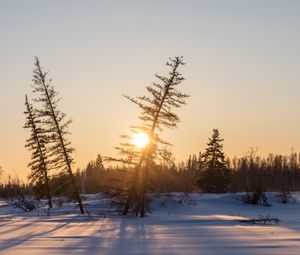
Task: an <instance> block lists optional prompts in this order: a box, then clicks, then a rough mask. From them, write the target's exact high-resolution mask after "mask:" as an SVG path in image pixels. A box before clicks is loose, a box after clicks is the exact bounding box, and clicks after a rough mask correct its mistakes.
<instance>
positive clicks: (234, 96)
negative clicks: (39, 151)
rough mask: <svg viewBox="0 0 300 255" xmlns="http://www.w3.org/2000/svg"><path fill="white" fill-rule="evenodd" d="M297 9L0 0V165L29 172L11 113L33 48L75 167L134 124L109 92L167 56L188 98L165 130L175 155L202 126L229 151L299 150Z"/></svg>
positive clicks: (285, 4) (146, 77)
mask: <svg viewBox="0 0 300 255" xmlns="http://www.w3.org/2000/svg"><path fill="white" fill-rule="evenodd" d="M299 13H300V1H296V0H295V1H289V0H285V1H284V0H282V1H275V0H272V1H271V0H269V1H263V0H259V1H258V0H257V1H250V0H249V1H242V0H240V1H230V0H229V1H225V0H223V1H221V0H219V1H213V0H208V1H200V0H198V1H189V0H187V1H183V0H182V1H176V0H169V1H168V0H163V1H162V0H160V1H158V0H151V1H141V0H139V1H126V0H123V1H112V0H110V1H100V0H99V1H88V0H85V1H83V0H82V1H75V0H69V1H66V0H60V1H53V0H51V1H50V0H49V1H46V0H45V1H40V0H36V1H30V0H27V1H22V0H19V1H14V0H7V1H4V0H0V39H1V44H0V46H1V47H0V114H1V126H0V141H1V146H0V165H1V166H2V167H3V168H4V169H5V171H7V172H10V173H14V172H16V173H17V174H18V175H20V176H22V177H24V176H26V175H27V174H28V173H29V170H28V169H27V168H26V162H27V161H28V158H29V153H28V152H27V151H26V150H25V148H24V143H25V138H26V137H27V135H28V133H27V132H26V131H24V130H23V129H22V125H23V123H24V116H23V114H22V112H23V109H24V107H23V104H24V95H25V93H29V94H30V91H31V89H30V84H31V74H32V69H33V59H34V56H38V57H39V58H40V60H41V62H42V64H43V66H44V67H45V69H47V70H50V76H51V77H52V78H53V80H54V85H55V87H56V89H57V90H59V91H60V95H61V96H62V97H63V100H62V102H61V105H60V108H61V109H62V110H64V111H65V112H66V113H67V114H68V115H69V116H70V117H72V118H73V119H74V123H73V124H72V125H71V131H72V133H73V134H72V140H73V144H74V146H75V148H76V160H77V167H83V166H85V165H86V164H87V162H88V161H89V160H91V159H94V158H95V157H96V155H97V154H98V153H101V154H103V155H115V151H114V146H116V145H118V143H119V142H120V139H119V137H118V135H119V134H123V133H127V132H128V130H129V126H130V125H132V124H137V123H138V118H137V114H138V111H137V109H136V108H135V106H134V105H132V104H130V103H129V102H127V101H126V100H125V99H123V98H122V96H121V95H122V94H124V93H125V94H129V95H131V96H134V95H140V94H143V93H144V92H145V88H144V87H145V86H146V85H148V84H150V83H151V82H152V81H153V80H154V74H155V73H160V72H163V71H165V70H166V69H165V68H164V63H165V62H166V60H167V58H168V57H169V56H174V55H182V56H184V58H185V61H186V63H187V64H186V66H185V67H184V68H183V69H182V72H183V74H184V76H185V77H186V79H187V80H186V81H185V82H184V83H183V84H182V88H181V90H182V91H183V92H186V93H189V94H190V95H191V97H190V98H189V99H188V105H187V106H184V107H183V108H182V109H181V110H180V111H179V115H180V117H181V119H182V123H180V124H179V127H178V130H172V131H168V132H166V137H167V138H168V139H169V140H170V141H171V142H172V143H173V144H174V148H173V152H174V155H175V157H176V158H177V159H178V160H183V159H185V158H187V157H188V155H189V154H190V153H197V152H198V151H200V150H203V149H204V148H205V145H206V142H207V138H208V137H209V136H210V135H211V130H212V129H213V128H219V129H220V132H221V135H222V136H223V137H224V138H225V144H224V148H225V152H226V153H227V155H229V156H233V155H238V156H239V155H243V153H245V152H246V151H247V150H248V149H249V148H250V147H258V148H259V151H258V152H259V153H261V154H266V153H267V152H273V153H276V152H278V153H289V152H290V150H291V147H294V148H295V150H296V151H300V136H299V131H300V120H299V116H300V103H299V102H298V101H299V100H298V97H299V94H300V77H299V76H300V75H299V70H300V33H299V32H300V15H299Z"/></svg>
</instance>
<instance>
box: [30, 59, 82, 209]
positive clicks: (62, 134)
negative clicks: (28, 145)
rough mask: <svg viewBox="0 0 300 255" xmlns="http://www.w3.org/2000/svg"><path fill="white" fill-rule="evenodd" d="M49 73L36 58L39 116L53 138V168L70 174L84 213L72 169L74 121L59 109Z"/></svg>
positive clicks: (35, 87)
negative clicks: (70, 126) (70, 137)
mask: <svg viewBox="0 0 300 255" xmlns="http://www.w3.org/2000/svg"><path fill="white" fill-rule="evenodd" d="M47 74H48V73H47V72H44V71H43V69H42V67H41V66H40V62H39V60H38V58H36V61H35V69H34V71H33V86H32V87H33V92H34V93H39V97H38V98H37V99H35V101H36V102H38V103H41V104H42V108H41V109H39V110H38V113H39V117H40V118H42V119H43V125H44V127H45V129H46V131H47V132H48V134H49V135H50V138H51V141H50V142H51V146H49V156H50V157H51V164H52V167H53V168H55V169H56V170H60V171H61V172H62V173H65V174H67V175H68V176H69V180H70V183H71V185H72V187H73V192H74V196H75V199H76V200H77V202H78V205H79V209H80V212H81V213H82V214H84V207H83V204H82V200H81V197H80V194H79V190H78V187H77V184H76V180H75V177H74V174H73V171H72V165H73V164H74V159H73V157H72V153H73V151H74V148H73V147H71V142H70V140H69V139H68V135H69V134H70V133H69V131H68V127H69V124H70V123H71V122H72V121H71V120H70V119H66V114H65V113H63V112H61V111H60V110H59V109H58V102H59V101H60V99H58V92H57V91H56V90H55V89H54V87H53V86H52V85H51V80H49V79H48V78H47Z"/></svg>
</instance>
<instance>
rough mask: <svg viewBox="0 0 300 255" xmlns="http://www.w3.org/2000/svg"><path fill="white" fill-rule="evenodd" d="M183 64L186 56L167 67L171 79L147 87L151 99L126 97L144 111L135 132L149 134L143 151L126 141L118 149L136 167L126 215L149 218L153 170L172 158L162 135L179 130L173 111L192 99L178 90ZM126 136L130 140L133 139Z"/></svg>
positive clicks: (164, 78) (165, 77)
mask: <svg viewBox="0 0 300 255" xmlns="http://www.w3.org/2000/svg"><path fill="white" fill-rule="evenodd" d="M181 65H184V63H183V59H182V57H175V58H174V59H171V58H170V61H169V62H167V66H168V67H170V69H171V71H170V72H169V74H168V76H162V75H155V76H156V78H158V79H159V80H160V83H153V84H152V86H147V87H146V89H147V92H148V93H149V96H139V97H137V98H132V97H129V96H125V97H126V98H127V99H129V100H130V101H131V102H133V103H134V104H136V105H137V106H138V107H139V108H140V110H141V114H140V116H139V118H140V120H141V121H142V124H141V125H140V126H135V127H133V132H134V133H139V132H142V133H145V134H147V135H148V137H149V143H148V145H147V146H146V147H145V148H144V149H141V150H137V149H136V148H135V147H134V146H133V145H132V143H130V142H124V143H122V144H121V146H120V147H118V148H117V149H118V150H119V151H120V153H121V154H122V155H124V156H125V159H122V160H121V161H122V162H124V163H129V164H131V165H133V166H134V173H133V177H132V182H131V187H130V188H129V191H128V194H127V199H126V202H125V205H124V210H123V214H124V215H126V214H128V212H129V211H131V212H135V214H136V215H140V216H141V217H144V216H145V211H146V210H147V208H148V205H147V201H148V199H147V197H146V193H147V190H149V170H150V169H151V173H152V172H154V171H155V169H157V167H158V166H159V162H161V161H166V159H167V158H170V155H171V154H170V153H169V152H168V151H166V148H165V146H166V145H168V144H169V143H167V142H165V141H163V140H162V139H161V138H160V134H161V132H162V131H163V129H164V128H175V127H176V125H177V123H178V122H179V117H178V116H177V114H176V113H174V112H173V109H174V108H179V107H180V106H181V105H183V104H185V98H186V97H188V95H185V94H182V93H181V92H179V91H178V90H177V88H176V87H177V86H178V85H179V84H180V83H181V82H182V81H183V80H184V78H183V77H182V75H181V73H179V72H178V68H179V67H180V66H181ZM123 137H124V138H127V139H130V137H129V136H123Z"/></svg>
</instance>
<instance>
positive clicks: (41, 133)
mask: <svg viewBox="0 0 300 255" xmlns="http://www.w3.org/2000/svg"><path fill="white" fill-rule="evenodd" d="M25 106H26V110H25V111H24V113H25V115H26V123H25V125H24V128H28V129H30V138H29V139H28V140H27V141H26V145H25V147H27V148H28V149H29V150H30V151H32V155H31V162H30V163H29V164H28V166H29V167H30V168H31V174H30V176H29V179H30V180H31V181H32V183H38V184H39V185H41V186H42V187H43V188H44V190H45V193H46V197H47V199H48V205H49V208H52V198H51V191H50V186H49V177H48V171H49V169H48V163H49V160H48V158H47V148H46V146H47V142H48V141H49V137H48V136H47V135H46V133H45V130H44V129H43V128H42V127H41V126H40V124H41V121H40V119H38V117H37V114H36V111H35V110H34V108H33V106H32V105H31V104H30V103H29V101H28V98H27V95H26V98H25Z"/></svg>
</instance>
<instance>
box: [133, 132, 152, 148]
mask: <svg viewBox="0 0 300 255" xmlns="http://www.w3.org/2000/svg"><path fill="white" fill-rule="evenodd" d="M148 142H149V137H148V136H147V135H146V134H144V133H137V134H135V135H134V136H133V138H132V143H133V144H134V145H135V146H136V147H137V148H138V149H142V148H144V147H145V146H146V145H147V144H148Z"/></svg>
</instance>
